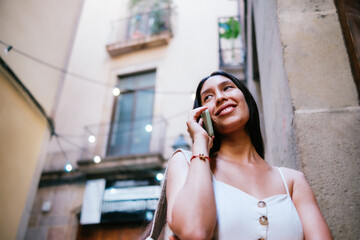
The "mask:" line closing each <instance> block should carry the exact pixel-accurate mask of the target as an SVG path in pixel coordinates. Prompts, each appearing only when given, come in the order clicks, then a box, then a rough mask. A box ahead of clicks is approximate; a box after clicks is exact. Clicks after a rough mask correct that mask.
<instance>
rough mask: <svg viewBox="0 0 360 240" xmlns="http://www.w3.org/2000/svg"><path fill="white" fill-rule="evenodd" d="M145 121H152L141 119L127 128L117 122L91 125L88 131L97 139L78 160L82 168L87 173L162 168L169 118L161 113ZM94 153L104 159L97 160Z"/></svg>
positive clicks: (143, 170) (80, 168) (84, 150)
mask: <svg viewBox="0 0 360 240" xmlns="http://www.w3.org/2000/svg"><path fill="white" fill-rule="evenodd" d="M145 120H146V119H145ZM140 122H144V119H141V121H140ZM145 122H150V123H151V124H150V125H149V124H143V125H144V126H142V125H141V124H138V123H139V121H138V122H137V123H133V127H132V128H126V129H124V128H121V127H120V126H116V124H102V125H94V126H88V127H87V128H86V131H87V132H88V134H91V135H93V136H94V137H95V139H96V141H95V142H93V143H90V142H88V141H87V142H86V143H85V146H84V148H83V151H82V157H81V159H80V160H78V161H77V165H78V167H79V170H80V171H82V172H84V173H87V174H103V173H109V172H116V173H126V174H131V173H132V172H133V173H135V172H146V171H151V170H158V169H161V168H162V167H163V162H164V159H163V156H162V153H163V147H164V137H165V130H166V122H165V120H164V119H163V118H162V117H153V118H152V119H149V121H145ZM149 126H151V127H149ZM114 139H115V140H114ZM116 139H120V141H119V140H116ZM138 146H141V147H138ZM94 156H100V157H101V161H100V162H99V163H96V162H95V161H94Z"/></svg>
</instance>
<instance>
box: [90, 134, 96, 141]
mask: <svg viewBox="0 0 360 240" xmlns="http://www.w3.org/2000/svg"><path fill="white" fill-rule="evenodd" d="M88 141H89V143H94V142H95V141H96V137H95V136H94V135H90V136H89V137H88Z"/></svg>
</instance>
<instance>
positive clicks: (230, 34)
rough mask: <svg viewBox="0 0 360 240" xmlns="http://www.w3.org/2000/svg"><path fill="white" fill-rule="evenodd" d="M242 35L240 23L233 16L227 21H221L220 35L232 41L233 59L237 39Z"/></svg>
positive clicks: (232, 57) (233, 57)
mask: <svg viewBox="0 0 360 240" xmlns="http://www.w3.org/2000/svg"><path fill="white" fill-rule="evenodd" d="M239 35H240V24H239V22H238V21H237V20H235V19H234V18H233V17H230V18H229V20H228V21H226V22H219V37H220V38H224V39H227V40H230V42H231V59H232V60H234V59H235V57H236V54H235V51H234V50H235V40H236V39H237V38H238V36H239Z"/></svg>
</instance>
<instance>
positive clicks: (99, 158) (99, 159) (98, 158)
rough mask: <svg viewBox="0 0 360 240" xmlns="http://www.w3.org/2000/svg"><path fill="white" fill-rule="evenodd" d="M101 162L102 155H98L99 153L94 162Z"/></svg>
mask: <svg viewBox="0 0 360 240" xmlns="http://www.w3.org/2000/svg"><path fill="white" fill-rule="evenodd" d="M99 162H101V157H100V156H98V155H96V156H95V157H94V163H99Z"/></svg>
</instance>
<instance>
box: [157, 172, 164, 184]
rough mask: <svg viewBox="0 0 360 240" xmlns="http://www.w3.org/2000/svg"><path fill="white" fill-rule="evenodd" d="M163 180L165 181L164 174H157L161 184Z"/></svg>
mask: <svg viewBox="0 0 360 240" xmlns="http://www.w3.org/2000/svg"><path fill="white" fill-rule="evenodd" d="M163 179H164V174H162V173H158V174H156V180H158V181H159V182H161V180H163Z"/></svg>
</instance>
